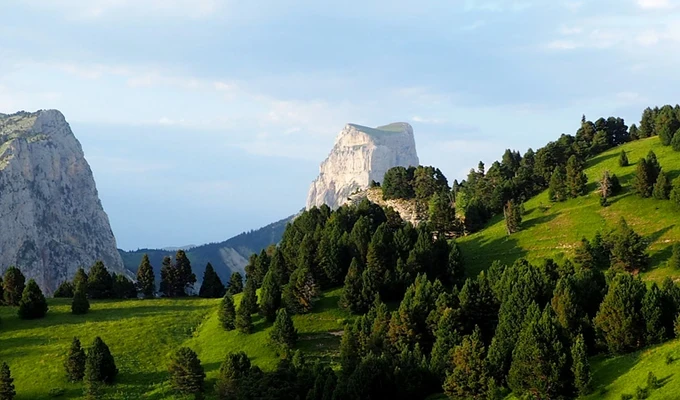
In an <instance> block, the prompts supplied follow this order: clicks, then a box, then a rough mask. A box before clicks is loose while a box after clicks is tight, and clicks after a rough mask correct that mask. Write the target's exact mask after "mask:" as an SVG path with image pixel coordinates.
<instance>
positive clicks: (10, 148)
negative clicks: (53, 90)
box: [0, 110, 125, 293]
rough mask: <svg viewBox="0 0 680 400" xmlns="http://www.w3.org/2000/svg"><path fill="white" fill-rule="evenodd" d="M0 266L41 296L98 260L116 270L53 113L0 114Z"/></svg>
mask: <svg viewBox="0 0 680 400" xmlns="http://www.w3.org/2000/svg"><path fill="white" fill-rule="evenodd" d="M0 225H1V226H0V269H1V270H3V271H4V269H6V268H7V267H9V266H11V265H16V266H17V267H19V268H20V269H21V271H22V272H23V273H24V275H26V277H27V279H30V278H33V279H35V280H36V282H37V283H38V284H39V285H40V286H41V287H42V289H43V290H45V291H46V292H48V293H51V292H52V291H54V290H55V289H56V287H57V286H58V285H59V283H60V282H61V281H64V280H66V279H71V278H72V277H73V275H74V274H75V272H76V270H77V269H78V267H81V266H83V267H89V266H91V265H92V264H93V263H94V261H96V260H99V259H101V260H103V261H104V263H105V264H106V266H107V267H108V268H109V270H111V271H113V272H117V273H124V272H125V270H124V268H123V261H122V259H121V257H120V254H118V251H117V248H116V240H115V238H114V236H113V232H112V231H111V226H110V225H109V219H108V216H107V215H106V213H105V212H104V209H103V208H102V204H101V202H100V200H99V196H98V193H97V188H96V186H95V182H94V178H93V176H92V171H91V170H90V166H89V164H88V163H87V161H86V160H85V156H84V154H83V150H82V148H81V146H80V143H79V142H78V140H77V139H76V137H75V136H74V135H73V132H71V128H70V127H69V125H68V123H67V122H66V119H65V118H64V116H63V115H62V114H61V113H60V112H59V111H56V110H44V111H38V112H35V113H26V112H20V113H16V114H12V115H5V114H0Z"/></svg>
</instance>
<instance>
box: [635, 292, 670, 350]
mask: <svg viewBox="0 0 680 400" xmlns="http://www.w3.org/2000/svg"><path fill="white" fill-rule="evenodd" d="M641 311H642V318H644V321H645V330H646V335H645V343H647V344H657V343H661V342H663V341H664V340H665V339H666V336H667V334H666V327H665V325H666V324H665V323H664V322H665V321H664V304H663V297H662V294H661V291H660V290H659V287H658V286H657V285H656V282H653V283H652V285H651V286H650V287H649V289H647V291H646V292H645V295H644V297H643V299H642V310H641ZM669 333H670V332H669Z"/></svg>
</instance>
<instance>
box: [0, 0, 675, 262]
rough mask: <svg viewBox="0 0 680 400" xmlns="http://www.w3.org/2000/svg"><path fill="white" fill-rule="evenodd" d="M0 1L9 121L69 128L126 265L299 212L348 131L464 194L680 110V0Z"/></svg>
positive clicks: (1, 90) (2, 80) (0, 57)
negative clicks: (50, 114)
mask: <svg viewBox="0 0 680 400" xmlns="http://www.w3.org/2000/svg"><path fill="white" fill-rule="evenodd" d="M2 3H3V4H2V6H1V10H0V11H1V13H2V15H3V17H2V19H3V23H2V24H1V25H0V112H4V113H11V112H14V111H18V110H22V109H24V110H36V109H41V108H42V109H44V108H57V109H59V110H61V111H62V112H63V113H64V114H65V115H66V117H67V119H68V120H69V122H70V123H71V126H72V128H73V130H74V132H75V134H76V136H77V137H78V138H79V139H80V141H81V143H82V145H83V148H84V150H85V155H86V157H87V159H88V161H89V162H90V164H91V166H92V169H93V171H94V174H95V178H96V180H97V186H98V188H99V192H100V197H101V199H102V202H103V204H104V208H105V209H106V211H107V212H108V214H109V217H110V220H111V224H112V227H113V230H114V233H115V234H116V237H117V240H118V244H119V246H120V247H122V248H125V249H135V248H138V247H158V246H174V245H186V244H200V243H205V242H211V241H221V240H224V239H227V238H228V237H231V236H233V235H234V234H237V233H239V232H241V231H244V230H249V229H253V228H257V227H259V226H262V225H264V224H267V223H269V222H272V221H274V220H278V219H280V218H283V217H285V216H288V215H291V214H293V213H294V212H296V211H297V210H299V209H300V208H302V207H303V206H304V203H305V197H306V193H307V189H308V186H309V184H310V182H311V181H312V180H313V179H314V177H315V176H316V174H317V172H318V164H319V163H320V162H321V161H322V160H323V159H324V158H325V157H326V155H327V154H328V151H329V150H330V148H331V146H332V145H333V141H334V138H335V136H336V135H337V133H338V132H339V131H340V129H342V127H343V126H344V124H345V123H347V122H354V123H359V124H363V125H369V126H377V125H383V124H386V123H389V122H394V121H406V122H409V123H411V124H412V125H413V126H414V130H415V135H416V143H417V148H418V152H419V156H420V159H421V162H422V163H423V164H431V165H436V166H439V167H440V168H441V169H442V170H443V171H444V173H445V174H446V175H447V176H448V177H449V178H450V180H453V178H459V179H461V178H463V177H464V176H465V174H466V171H467V170H468V169H469V168H470V167H474V166H476V164H477V162H478V161H479V160H483V161H485V162H487V163H489V162H491V161H493V160H494V159H496V158H498V157H499V156H500V155H501V154H502V152H503V150H504V149H505V148H513V149H518V150H521V151H522V152H523V151H525V150H526V149H527V148H528V147H533V148H537V147H540V146H541V145H543V144H545V143H546V142H547V141H549V140H552V139H555V138H557V137H558V136H559V134H561V133H574V132H575V130H576V129H577V127H578V124H579V120H580V118H581V115H582V114H585V115H586V116H588V117H589V118H593V119H594V118H597V117H599V116H610V115H615V116H621V117H623V118H625V119H626V122H627V123H628V124H630V123H632V122H636V121H637V120H639V117H640V113H641V111H642V109H643V108H644V107H646V106H647V105H657V104H665V103H673V104H675V103H676V102H678V98H677V88H678V83H680V82H678V80H679V78H678V75H677V68H678V65H679V63H680V52H679V51H678V50H680V2H679V1H677V0H675V1H674V0H602V1H574V0H570V1H562V0H543V1H531V0H522V1H520V0H517V1H492V0H489V1H473V0H460V1H458V0H450V1H441V0H436V1H431V0H420V1H402V0H374V1H343V2H326V1H318V0H316V1H308V0H295V1H292V0H276V1H258V0H253V1H232V0H88V1H85V0H3V2H2ZM674 95H675V96H674Z"/></svg>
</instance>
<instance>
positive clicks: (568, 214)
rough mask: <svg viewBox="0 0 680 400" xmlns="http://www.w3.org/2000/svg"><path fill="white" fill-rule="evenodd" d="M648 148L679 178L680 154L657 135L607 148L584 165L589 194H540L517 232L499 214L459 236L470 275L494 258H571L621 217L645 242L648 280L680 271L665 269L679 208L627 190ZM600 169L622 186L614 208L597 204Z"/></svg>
mask: <svg viewBox="0 0 680 400" xmlns="http://www.w3.org/2000/svg"><path fill="white" fill-rule="evenodd" d="M621 149H623V150H625V151H626V153H627V155H628V159H629V160H630V162H631V165H629V166H627V167H620V166H619V164H618V157H619V153H620V152H621ZM650 150H653V151H654V152H655V153H656V155H657V158H658V160H659V163H660V164H661V166H662V167H663V170H664V171H665V172H667V173H668V175H669V177H670V178H671V179H674V178H675V177H677V176H678V175H680V157H678V153H676V152H673V150H672V149H671V148H670V147H664V146H662V145H661V143H660V142H659V139H658V138H657V137H652V138H649V139H643V140H638V141H634V142H630V143H627V144H625V145H622V146H619V147H616V148H613V149H610V150H609V151H607V152H604V153H602V154H600V155H598V156H597V157H595V158H593V159H591V160H589V161H588V163H587V166H586V170H585V172H586V175H587V176H588V195H586V196H582V197H578V198H575V199H570V200H567V201H565V202H562V203H551V202H550V201H549V200H548V194H547V191H544V192H543V193H541V194H539V195H538V196H536V197H534V198H532V199H531V200H529V201H527V202H526V203H525V204H524V207H525V210H526V211H525V213H524V215H523V220H522V230H521V231H519V232H517V233H514V234H512V235H511V236H508V235H507V233H506V230H505V222H504V221H503V216H502V215H499V216H496V217H495V218H494V219H492V221H491V222H490V223H489V224H488V225H487V226H486V227H485V228H484V229H483V230H481V231H480V232H477V233H474V234H472V235H469V236H466V237H462V238H460V239H459V240H458V243H459V244H460V246H461V248H462V250H463V253H464V254H465V260H466V268H467V270H468V273H470V274H475V273H477V272H479V271H481V270H482V269H485V268H487V267H488V266H489V265H490V264H491V263H492V262H493V261H494V260H500V261H502V262H503V263H506V264H512V262H514V261H515V260H516V259H518V258H521V257H524V258H527V259H529V260H530V261H536V262H538V261H540V260H542V259H544V258H546V257H550V258H554V259H555V260H563V259H565V258H569V257H571V256H573V254H574V249H575V248H576V246H577V245H578V243H579V242H580V240H581V238H582V237H586V238H588V239H592V237H593V236H594V235H595V233H596V232H598V231H605V230H607V229H609V228H613V227H614V225H615V224H616V223H617V222H618V220H619V219H620V217H624V218H625V219H626V220H627V221H628V223H629V225H630V226H631V227H632V228H633V229H634V230H635V231H636V232H638V233H640V234H641V235H643V236H645V238H647V239H648V240H649V243H650V248H649V250H650V254H651V257H652V263H651V269H650V270H649V271H648V272H646V273H645V275H646V277H647V278H648V279H653V280H655V281H661V280H662V279H663V278H664V277H665V276H667V275H673V276H675V275H680V271H669V270H668V269H667V268H665V262H666V260H667V259H668V258H669V257H670V252H671V247H672V244H673V243H674V242H677V241H680V224H679V223H678V221H680V209H678V208H677V207H676V206H674V205H673V204H671V203H670V202H669V201H660V200H655V199H652V198H649V199H643V198H640V197H639V196H636V195H635V194H634V193H632V190H631V188H630V186H631V182H632V180H633V177H634V175H635V162H637V160H639V159H640V158H643V157H645V156H646V155H647V153H648V152H649V151H650ZM604 170H609V171H611V172H612V173H615V174H616V175H617V176H618V177H619V179H620V180H621V184H622V186H623V190H622V192H621V193H620V194H619V195H618V196H616V197H614V198H612V199H611V202H612V204H611V205H609V206H608V207H606V208H603V207H601V206H600V204H599V196H598V195H597V194H596V193H595V190H596V189H597V183H596V181H597V180H598V179H599V178H600V177H601V175H602V172H603V171H604Z"/></svg>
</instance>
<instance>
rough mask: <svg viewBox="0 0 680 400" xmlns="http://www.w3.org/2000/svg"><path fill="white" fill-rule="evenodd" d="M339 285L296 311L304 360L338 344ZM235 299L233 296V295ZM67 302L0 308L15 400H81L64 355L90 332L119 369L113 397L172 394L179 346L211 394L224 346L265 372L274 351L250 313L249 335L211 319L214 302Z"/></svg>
mask: <svg viewBox="0 0 680 400" xmlns="http://www.w3.org/2000/svg"><path fill="white" fill-rule="evenodd" d="M339 296H340V290H334V291H330V292H326V293H324V294H323V297H322V298H321V299H320V300H319V302H318V303H317V304H316V305H315V308H314V310H313V311H314V312H313V313H311V314H308V315H302V316H295V317H294V322H295V325H296V327H297V329H298V331H299V334H300V340H299V342H298V348H301V349H303V350H304V351H305V352H306V353H307V354H308V355H309V356H310V358H321V359H323V360H325V361H332V360H333V358H334V357H335V356H336V355H337V348H338V346H339V343H340V336H338V332H339V331H340V330H341V329H342V326H343V323H344V321H345V319H346V318H348V317H349V316H348V315H347V314H346V313H344V312H343V311H341V310H340V309H338V308H337V301H338V299H339ZM237 300H238V299H237ZM70 303H71V302H70V300H64V299H49V306H50V311H49V312H48V314H47V316H46V318H44V319H40V320H34V321H23V320H20V319H18V317H17V316H16V308H15V307H0V318H1V320H2V322H1V323H0V360H2V361H5V362H7V363H8V364H9V365H10V368H11V370H12V375H13V377H14V379H15V385H16V389H17V397H16V399H17V400H22V399H24V400H27V399H48V398H51V396H50V394H49V393H50V391H51V390H55V389H62V390H64V391H65V393H64V394H63V395H62V396H61V397H60V398H65V399H77V398H82V395H83V386H82V384H71V383H68V382H67V381H66V377H65V373H64V369H63V360H64V358H65V356H66V354H67V352H68V349H69V347H70V344H71V340H72V339H73V337H74V336H78V337H79V338H80V339H81V342H82V343H83V345H84V346H89V345H90V344H91V343H92V340H93V339H94V337H95V336H101V337H102V339H103V340H104V341H105V342H106V343H107V344H108V345H109V347H110V348H111V352H112V354H113V355H114V357H115V360H116V364H117V366H118V369H119V370H120V373H119V376H118V378H117V384H116V385H115V386H112V387H110V388H107V394H108V397H107V398H112V399H138V398H143V399H171V398H173V394H172V392H171V391H170V389H169V386H168V384H167V382H166V381H167V364H168V361H169V357H170V355H171V354H172V353H173V352H174V351H175V350H176V349H177V348H179V347H181V346H189V347H191V348H192V349H194V350H195V351H196V352H197V353H198V355H199V358H200V359H201V361H202V363H203V366H204V368H205V370H206V374H207V385H206V388H207V389H208V398H212V397H211V392H212V388H213V385H214V380H215V378H216V376H217V372H218V370H219V365H220V363H221V362H222V360H223V359H224V357H225V355H226V354H227V353H228V352H230V351H240V350H243V351H245V352H246V353H247V354H248V355H249V356H250V357H251V358H252V361H253V363H254V364H256V365H258V366H260V367H261V368H263V369H265V370H268V369H272V368H274V367H275V365H276V363H277V356H276V354H275V353H274V351H273V350H272V349H271V348H270V347H269V346H268V345H267V338H268V330H269V326H270V325H269V324H267V323H265V322H264V321H263V320H262V319H261V318H260V317H259V316H253V318H254V323H255V333H254V334H252V335H245V334H241V333H239V332H237V331H232V332H225V331H223V330H222V329H221V327H220V326H219V322H218V320H217V306H218V304H219V300H217V299H198V298H187V299H154V300H116V301H114V300H111V301H93V302H92V308H91V311H90V313H88V314H86V315H80V316H76V315H72V314H71V309H70Z"/></svg>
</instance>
